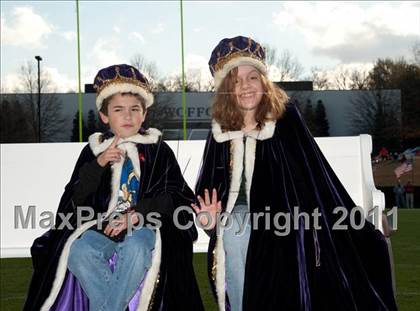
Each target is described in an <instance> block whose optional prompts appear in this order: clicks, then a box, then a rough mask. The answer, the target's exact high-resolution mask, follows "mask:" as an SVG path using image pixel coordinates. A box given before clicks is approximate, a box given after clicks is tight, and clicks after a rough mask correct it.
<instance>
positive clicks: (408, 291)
mask: <svg viewBox="0 0 420 311" xmlns="http://www.w3.org/2000/svg"><path fill="white" fill-rule="evenodd" d="M419 228H420V209H414V210H400V211H398V230H397V232H395V233H394V234H393V236H392V246H393V252H394V262H395V274H396V281H397V301H398V306H399V310H401V311H417V310H418V308H419V306H420V260H419V258H420V230H419ZM194 267H195V271H196V277H197V280H198V283H199V286H200V290H201V295H202V298H203V301H204V305H205V308H206V310H216V305H215V303H214V299H213V296H212V294H211V292H210V287H209V283H208V281H207V269H206V254H195V255H194ZM31 273H32V268H31V259H30V258H5V259H1V260H0V310H2V311H6V310H10V311H12V310H21V309H22V304H23V302H24V300H25V295H26V290H27V286H28V283H29V280H30V277H31Z"/></svg>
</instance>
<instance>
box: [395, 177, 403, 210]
mask: <svg viewBox="0 0 420 311" xmlns="http://www.w3.org/2000/svg"><path fill="white" fill-rule="evenodd" d="M404 193H405V190H404V187H403V186H402V185H401V180H399V179H398V181H397V184H396V185H395V186H394V194H395V204H397V207H398V208H404V207H405V202H404V201H405V200H404Z"/></svg>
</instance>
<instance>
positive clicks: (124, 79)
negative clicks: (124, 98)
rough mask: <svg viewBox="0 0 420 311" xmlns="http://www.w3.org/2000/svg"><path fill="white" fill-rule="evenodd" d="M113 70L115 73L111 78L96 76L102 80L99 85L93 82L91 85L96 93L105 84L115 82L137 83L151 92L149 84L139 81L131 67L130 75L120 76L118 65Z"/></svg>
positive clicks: (100, 90) (105, 85)
mask: <svg viewBox="0 0 420 311" xmlns="http://www.w3.org/2000/svg"><path fill="white" fill-rule="evenodd" d="M115 71H116V75H115V77H114V78H112V79H107V80H103V79H102V78H101V77H97V78H96V79H97V80H99V81H102V82H103V84H102V85H101V86H98V85H97V84H94V85H93V88H94V89H95V90H96V93H98V94H99V93H100V92H102V90H103V89H104V88H106V87H107V86H109V85H111V84H117V83H129V84H134V85H137V86H140V87H142V88H144V89H146V90H147V91H148V92H151V90H150V86H149V84H148V83H143V82H141V81H139V80H138V79H137V78H136V74H135V72H134V70H133V69H132V70H131V73H132V74H133V76H132V77H123V76H121V75H120V67H118V66H117V67H116V68H115Z"/></svg>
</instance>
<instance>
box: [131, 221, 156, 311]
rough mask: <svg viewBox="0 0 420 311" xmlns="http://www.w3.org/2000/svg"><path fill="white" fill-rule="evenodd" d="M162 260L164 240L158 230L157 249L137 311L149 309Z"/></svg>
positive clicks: (145, 280)
mask: <svg viewBox="0 0 420 311" xmlns="http://www.w3.org/2000/svg"><path fill="white" fill-rule="evenodd" d="M161 258H162V239H161V236H160V230H159V229H156V241H155V249H154V252H153V258H152V265H151V267H150V268H149V270H148V271H147V275H146V278H145V279H144V281H143V282H144V283H143V289H142V291H141V294H140V300H139V304H138V305H137V311H143V310H144V311H147V310H148V309H149V304H150V300H151V299H152V296H153V291H154V289H155V284H156V281H157V279H158V277H159V271H160V263H161Z"/></svg>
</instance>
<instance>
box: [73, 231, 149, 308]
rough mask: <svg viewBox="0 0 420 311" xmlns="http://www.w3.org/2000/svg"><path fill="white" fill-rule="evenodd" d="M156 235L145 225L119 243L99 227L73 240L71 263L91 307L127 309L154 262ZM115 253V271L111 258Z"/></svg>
mask: <svg viewBox="0 0 420 311" xmlns="http://www.w3.org/2000/svg"><path fill="white" fill-rule="evenodd" d="M155 239H156V236H155V232H154V231H152V230H150V229H148V228H146V227H143V228H140V229H138V230H133V231H132V234H131V235H127V236H126V237H125V239H124V241H122V242H119V243H117V242H114V241H112V240H111V239H109V238H107V237H106V236H105V235H103V234H101V233H99V232H97V231H95V230H88V231H86V232H84V233H83V234H82V236H81V237H80V238H79V239H77V240H76V241H74V242H73V244H72V246H71V248H70V254H69V259H68V264H67V265H68V268H69V270H70V271H71V272H72V273H73V274H74V276H75V277H76V278H77V279H78V281H79V282H80V285H81V286H82V288H83V290H84V291H85V293H86V295H87V296H88V298H89V309H90V310H91V311H96V310H112V311H120V310H121V311H124V310H125V309H126V307H127V305H128V303H129V301H130V299H131V298H132V297H133V296H134V294H135V292H136V290H137V288H138V286H139V285H140V283H141V281H142V280H143V278H144V276H145V274H146V271H147V270H148V268H150V266H151V262H152V251H153V248H154V245H155ZM114 253H116V255H117V263H116V266H115V269H114V272H112V271H111V269H110V267H109V263H108V259H109V258H111V257H112V255H113V254H114Z"/></svg>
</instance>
